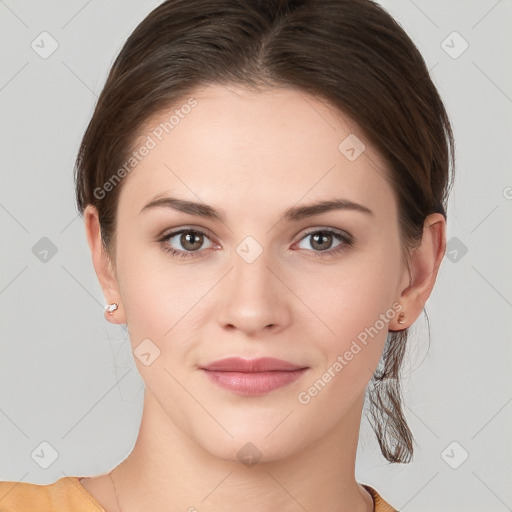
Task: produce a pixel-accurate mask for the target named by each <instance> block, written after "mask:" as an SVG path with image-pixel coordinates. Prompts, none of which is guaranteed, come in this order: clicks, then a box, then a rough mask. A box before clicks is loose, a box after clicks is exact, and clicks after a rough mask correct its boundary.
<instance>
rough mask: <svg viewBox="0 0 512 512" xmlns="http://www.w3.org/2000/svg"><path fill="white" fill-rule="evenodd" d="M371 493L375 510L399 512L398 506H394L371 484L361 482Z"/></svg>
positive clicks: (377, 511) (378, 511)
mask: <svg viewBox="0 0 512 512" xmlns="http://www.w3.org/2000/svg"><path fill="white" fill-rule="evenodd" d="M361 485H362V486H363V487H364V488H365V489H366V490H367V491H368V492H369V493H370V495H371V497H372V499H373V507H374V508H373V510H374V512H398V510H397V509H396V508H393V507H392V506H391V505H390V504H389V503H388V502H387V501H385V500H384V498H382V496H381V495H380V494H379V493H378V492H377V491H376V490H375V489H374V488H373V487H370V486H369V485H365V484H361Z"/></svg>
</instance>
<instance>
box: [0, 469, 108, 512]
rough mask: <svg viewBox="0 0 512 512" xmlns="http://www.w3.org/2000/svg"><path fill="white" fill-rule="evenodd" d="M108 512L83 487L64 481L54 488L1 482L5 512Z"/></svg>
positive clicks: (73, 480)
mask: <svg viewBox="0 0 512 512" xmlns="http://www.w3.org/2000/svg"><path fill="white" fill-rule="evenodd" d="M27 510H30V512H61V511H64V510H65V511H66V512H105V510H104V509H103V508H102V507H101V506H100V504H99V503H98V502H96V500H94V498H93V497H92V496H91V495H90V494H89V493H88V492H87V491H86V490H85V488H84V487H83V486H82V485H81V484H80V481H79V477H63V478H60V479H59V480H57V481H56V482H54V483H52V484H47V485H40V484H31V483H27V482H14V481H0V511H1V512H25V511H27Z"/></svg>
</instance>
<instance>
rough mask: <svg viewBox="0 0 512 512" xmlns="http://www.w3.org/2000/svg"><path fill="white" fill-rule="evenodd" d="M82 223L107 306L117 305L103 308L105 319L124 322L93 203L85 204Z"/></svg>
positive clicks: (109, 259)
mask: <svg viewBox="0 0 512 512" xmlns="http://www.w3.org/2000/svg"><path fill="white" fill-rule="evenodd" d="M84 223H85V232H86V236H87V242H88V244H89V249H90V251H91V257H92V262H93V266H94V270H95V272H96V276H97V278H98V281H99V283H100V286H101V289H102V291H103V296H104V297H105V300H106V301H107V307H108V305H110V304H114V303H115V304H117V305H118V306H117V307H116V308H115V309H114V308H111V311H108V310H107V307H106V308H105V311H104V314H105V319H106V320H108V321H109V322H111V323H114V324H122V323H126V320H125V318H124V311H123V308H121V307H120V297H121V296H120V292H119V286H118V282H117V278H116V275H115V272H114V268H113V264H112V260H111V258H110V256H109V255H108V253H107V251H106V250H105V247H104V245H103V243H102V240H101V230H100V224H99V217H98V210H97V209H96V207H94V206H93V205H87V207H86V208H85V210H84Z"/></svg>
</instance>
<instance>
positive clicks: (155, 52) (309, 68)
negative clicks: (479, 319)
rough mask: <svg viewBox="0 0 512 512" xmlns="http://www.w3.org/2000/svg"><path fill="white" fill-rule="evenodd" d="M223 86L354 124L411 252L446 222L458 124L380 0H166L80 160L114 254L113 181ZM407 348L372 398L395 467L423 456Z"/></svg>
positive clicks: (115, 80)
mask: <svg viewBox="0 0 512 512" xmlns="http://www.w3.org/2000/svg"><path fill="white" fill-rule="evenodd" d="M214 83H215V84H236V85H242V86H245V87H248V88H258V87H272V86H279V87H283V86H284V87H290V88H294V89H297V90H300V91H303V92H305V93H308V94H311V95H313V96H315V97H317V98H321V99H323V100H326V101H327V102H328V103H329V104H331V105H332V106H333V107H335V108H337V109H338V110H339V111H340V112H342V113H343V114H345V115H347V116H348V117H350V118H351V119H353V120H354V121H355V122H356V123H357V125H358V126H359V127H360V128H361V130H362V131H363V133H364V134H365V136H366V137H367V138H368V140H369V141H370V142H371V143H372V144H373V145H374V146H375V147H376V148H377V150H378V151H379V152H380V154H381V155H382V156H383V157H384V158H385V160H386V161H387V163H388V166H389V170H390V175H389V177H388V178H389V180H390V182H391V184H392V186H393V188H394V190H395V193H396V197H397V201H398V206H399V222H400V230H401V237H402V243H403V247H404V248H405V249H406V251H405V254H408V253H409V251H408V250H407V249H412V248H414V247H415V246H416V245H417V244H418V243H419V242H420V241H421V237H422V229H423V222H424V219H425V217H426V216H427V215H429V214H430V213H433V212H439V213H441V214H443V215H444V216H445V217H446V201H447V196H448V193H449V189H450V188H451V186H452V174H451V173H450V170H453V168H454V142H453V135H452V131H451V127H450V122H449V119H448V116H447V113H446V111H445V108H444V106H443V103H442V100H441V98H440V97H439V94H438V92H437V90H436V87H435V86H434V84H433V83H432V81H431V79H430V77H429V72H428V69H427V67H426V65H425V62H424V60H423V58H422V57H421V55H420V53H419V51H418V50H417V48H416V47H415V45H414V43H413V42H412V41H411V39H410V38H409V37H408V36H407V34H406V33H405V32H404V30H403V29H402V28H401V27H400V25H398V23H397V22H396V21H395V20H394V19H393V18H392V17H391V16H390V15H389V14H388V13H387V12H386V11H385V10H384V9H383V8H382V7H380V6H379V5H377V4H376V3H374V2H373V1H371V0H168V1H165V2H163V3H162V4H161V5H160V6H159V7H157V8H156V9H155V10H153V11H152V12H151V13H150V14H149V15H148V16H147V17H146V18H145V19H144V20H143V21H142V22H141V23H140V24H139V25H138V26H137V27H136V29H135V30H134V31H133V33H132V34H131V35H130V37H129V38H128V40H127V41H126V43H125V45H124V46H123V48H122V50H121V52H120V53H119V55H118V57H117V58H116V60H115V62H114V64H113V66H112V69H111V70H110V73H109V75H108V77H107V80H106V83H105V86H104V88H103V90H102V92H101V94H100V97H99V99H98V102H97V105H96V109H95V111H94V114H93V116H92V119H91V121H90V123H89V125H88V127H87V130H86V132H85V134H84V137H83V140H82V143H81V146H80V149H79V153H78V156H77V160H76V168H75V184H76V200H77V205H78V210H79V212H80V213H81V214H83V210H84V208H85V207H86V206H87V205H88V204H92V205H94V206H95V207H96V208H97V210H98V213H99V219H100V226H101V235H102V240H103V244H104V246H105V248H106V250H107V251H108V253H109V255H110V256H111V257H112V259H114V260H115V225H116V210H117V203H118V197H119V192H120V189H121V187H122V183H123V182H122V181H120V182H119V184H117V186H113V187H109V189H108V194H105V193H104V192H105V190H107V189H106V188H103V187H104V185H105V184H106V183H107V182H109V180H111V181H110V182H111V183H112V178H114V177H116V176H115V174H116V171H118V170H119V169H120V168H121V167H122V166H123V164H124V163H125V162H126V161H127V160H128V159H129V158H130V152H131V151H133V146H134V143H135V142H136V141H137V139H138V137H139V136H140V135H141V133H142V132H141V130H142V128H143V127H144V124H145V123H146V122H147V121H148V120H150V118H151V117H152V116H154V115H156V114H158V113H160V112H162V111H164V110H165V109H168V108H170V107H171V106H175V105H176V104H177V103H178V102H179V101H180V100H183V98H185V97H186V96H187V95H188V94H191V92H192V91H194V90H196V89H197V88H198V87H201V86H206V85H209V84H214ZM117 178H118V179H119V173H118V175H117ZM98 190H101V191H102V192H101V194H99V193H98ZM406 341H407V331H399V332H389V333H388V338H387V341H386V346H385V348H384V352H383V356H382V359H381V362H380V366H379V368H378V369H377V371H376V372H375V375H374V376H373V378H372V389H371V390H370V392H369V398H370V404H371V416H372V420H373V422H372V427H373V429H374V431H375V432H376V434H377V438H378V441H379V444H380V447H381V450H382V453H383V455H384V456H385V457H386V459H388V460H389V461H391V462H408V461H409V460H410V459H411V457H412V453H413V446H412V441H413V437H412V434H411V431H410V430H409V427H408V426H407V423H406V421H405V417H404V414H403V409H402V404H401V391H400V382H399V372H400V368H401V364H402V360H403V355H404V351H405V346H406Z"/></svg>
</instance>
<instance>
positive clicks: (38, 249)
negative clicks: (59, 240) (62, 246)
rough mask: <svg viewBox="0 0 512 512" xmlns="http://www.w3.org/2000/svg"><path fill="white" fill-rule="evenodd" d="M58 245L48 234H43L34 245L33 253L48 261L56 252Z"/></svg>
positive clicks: (43, 260) (45, 261)
mask: <svg viewBox="0 0 512 512" xmlns="http://www.w3.org/2000/svg"><path fill="white" fill-rule="evenodd" d="M57 250H58V249H57V246H56V245H55V244H54V243H53V242H52V241H51V240H50V239H49V238H48V237H46V236H43V238H41V239H40V240H39V241H37V242H36V243H35V244H34V246H33V247H32V254H33V255H34V256H35V257H36V258H38V259H39V260H40V261H42V262H43V263H48V262H49V261H50V260H51V259H52V258H53V257H54V256H55V255H56V254H57Z"/></svg>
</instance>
